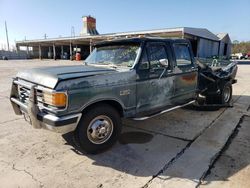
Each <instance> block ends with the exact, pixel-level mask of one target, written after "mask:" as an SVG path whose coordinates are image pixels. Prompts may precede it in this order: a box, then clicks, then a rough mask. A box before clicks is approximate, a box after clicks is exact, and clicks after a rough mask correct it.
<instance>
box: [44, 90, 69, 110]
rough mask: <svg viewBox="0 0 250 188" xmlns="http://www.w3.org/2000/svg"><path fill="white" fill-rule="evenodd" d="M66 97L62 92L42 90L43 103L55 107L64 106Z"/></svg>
mask: <svg viewBox="0 0 250 188" xmlns="http://www.w3.org/2000/svg"><path fill="white" fill-rule="evenodd" d="M67 100H68V97H67V95H66V93H64V92H44V93H43V101H44V103H46V104H48V105H51V106H56V107H66V105H67Z"/></svg>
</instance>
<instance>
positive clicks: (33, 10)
mask: <svg viewBox="0 0 250 188" xmlns="http://www.w3.org/2000/svg"><path fill="white" fill-rule="evenodd" d="M249 10H250V0H207V1H205V0H203V1H202V0H172V1H170V0H144V1H143V0H123V1H122V0H88V1H86V0H71V1H69V0H68V1H66V0H54V1H52V0H0V43H1V42H5V41H6V39H5V30H4V21H5V20H6V21H7V24H8V30H9V38H10V41H11V43H13V42H14V40H23V39H24V37H25V36H26V38H27V39H37V38H43V36H44V34H45V33H46V34H47V36H48V37H49V38H51V37H58V36H59V35H60V36H70V35H71V27H72V26H74V28H75V34H76V35H78V34H79V33H80V30H81V27H82V21H81V17H82V16H83V15H93V16H94V17H96V19H97V29H98V31H99V33H111V32H122V31H136V30H144V29H160V28H171V27H181V26H186V27H203V28H207V29H209V30H210V31H212V32H214V33H219V32H228V33H229V34H230V36H231V38H232V39H233V40H236V39H237V40H240V41H242V40H245V41H246V40H250V11H249Z"/></svg>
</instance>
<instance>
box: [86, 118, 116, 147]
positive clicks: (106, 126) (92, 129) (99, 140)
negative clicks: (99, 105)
mask: <svg viewBox="0 0 250 188" xmlns="http://www.w3.org/2000/svg"><path fill="white" fill-rule="evenodd" d="M113 127H114V126H113V122H112V120H111V119H110V118H109V117H108V116H105V115H100V116H97V117H96V118H94V119H93V120H92V121H91V122H90V124H89V126H88V129H87V136H88V139H89V140H90V141H91V142H92V143H94V144H103V143H104V142H106V141H107V140H108V139H109V138H110V136H111V135H112V133H113Z"/></svg>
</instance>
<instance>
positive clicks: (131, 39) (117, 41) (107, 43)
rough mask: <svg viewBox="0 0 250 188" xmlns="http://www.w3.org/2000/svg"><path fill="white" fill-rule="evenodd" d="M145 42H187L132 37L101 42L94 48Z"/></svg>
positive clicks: (184, 40) (178, 39) (183, 40)
mask: <svg viewBox="0 0 250 188" xmlns="http://www.w3.org/2000/svg"><path fill="white" fill-rule="evenodd" d="M145 41H152V42H162V41H164V42H173V43H175V42H176V43H180V42H188V40H186V39H180V38H176V39H173V38H171V39H170V38H162V37H133V38H122V39H113V40H106V41H102V42H97V43H95V44H94V46H104V45H109V44H121V43H141V42H145Z"/></svg>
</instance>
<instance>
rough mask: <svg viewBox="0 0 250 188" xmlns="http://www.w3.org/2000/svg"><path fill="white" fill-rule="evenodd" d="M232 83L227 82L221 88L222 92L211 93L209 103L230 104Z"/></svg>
mask: <svg viewBox="0 0 250 188" xmlns="http://www.w3.org/2000/svg"><path fill="white" fill-rule="evenodd" d="M232 93H233V89H232V84H231V83H230V82H227V83H225V85H224V86H223V87H222V88H221V92H220V94H218V95H209V96H207V97H206V98H207V100H206V103H207V104H225V105H226V104H229V103H230V102H231V99H232Z"/></svg>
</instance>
